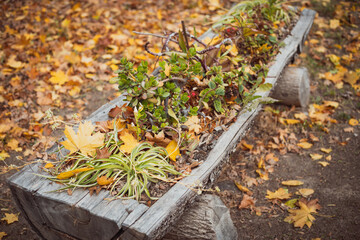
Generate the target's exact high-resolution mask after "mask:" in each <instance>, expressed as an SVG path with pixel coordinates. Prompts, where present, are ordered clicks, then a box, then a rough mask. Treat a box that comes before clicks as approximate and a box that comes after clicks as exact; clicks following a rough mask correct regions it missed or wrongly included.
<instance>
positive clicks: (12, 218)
mask: <svg viewBox="0 0 360 240" xmlns="http://www.w3.org/2000/svg"><path fill="white" fill-rule="evenodd" d="M1 220H3V221H6V223H7V224H11V223H13V222H17V221H19V214H13V213H5V217H3V218H2V219H1Z"/></svg>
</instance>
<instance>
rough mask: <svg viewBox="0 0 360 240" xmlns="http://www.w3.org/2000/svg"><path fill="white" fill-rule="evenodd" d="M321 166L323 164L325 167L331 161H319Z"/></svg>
mask: <svg viewBox="0 0 360 240" xmlns="http://www.w3.org/2000/svg"><path fill="white" fill-rule="evenodd" d="M318 163H319V164H320V165H321V166H323V167H326V166H327V165H329V164H330V163H328V162H324V161H320V162H318Z"/></svg>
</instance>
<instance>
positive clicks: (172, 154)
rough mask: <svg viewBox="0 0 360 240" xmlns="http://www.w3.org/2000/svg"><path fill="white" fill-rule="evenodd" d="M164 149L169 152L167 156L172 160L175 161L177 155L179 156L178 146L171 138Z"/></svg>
mask: <svg viewBox="0 0 360 240" xmlns="http://www.w3.org/2000/svg"><path fill="white" fill-rule="evenodd" d="M166 151H167V153H168V154H169V158H170V159H171V160H173V161H176V157H177V156H181V154H180V149H179V146H178V144H177V142H176V141H174V140H171V142H169V144H168V145H167V146H166Z"/></svg>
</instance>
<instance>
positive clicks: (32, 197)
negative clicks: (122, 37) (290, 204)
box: [8, 9, 315, 240]
mask: <svg viewBox="0 0 360 240" xmlns="http://www.w3.org/2000/svg"><path fill="white" fill-rule="evenodd" d="M314 16H315V12H314V11H312V10H307V9H305V10H304V11H303V12H302V14H301V16H300V19H299V21H298V23H297V24H296V25H295V26H294V28H293V30H292V32H291V35H289V36H288V37H287V38H286V39H285V40H284V43H285V47H283V48H282V49H281V50H280V53H279V54H278V55H277V56H276V58H275V60H274V62H273V64H272V66H271V67H270V69H269V72H268V77H267V78H266V83H271V84H273V86H275V85H276V83H277V80H278V79H279V78H280V75H281V73H282V72H283V70H284V68H285V67H286V65H287V64H288V63H289V62H290V61H291V60H292V59H293V58H294V56H295V55H296V54H297V53H299V52H301V50H302V46H303V43H304V41H305V38H306V36H307V34H308V32H309V30H310V28H311V26H312V23H313V19H314ZM211 34H212V33H211V32H207V33H206V34H205V35H206V36H211ZM204 37H205V36H204ZM286 71H287V72H289V71H298V70H286ZM300 72H301V73H302V74H305V75H306V71H305V73H304V71H301V70H300ZM287 74H289V73H287ZM285 75H286V74H285ZM290 75H291V74H290ZM297 75H298V74H297ZM301 78H304V79H305V80H301V79H300V80H301V81H300V82H302V81H303V82H305V83H304V86H305V85H306V84H307V85H308V79H307V81H306V76H304V77H301ZM306 82H307V83H306ZM283 84H289V88H292V89H293V92H292V93H291V95H294V94H295V95H296V94H299V97H298V98H299V99H301V98H303V99H305V100H299V101H295V100H294V101H295V102H291V103H290V104H297V105H302V106H303V105H304V104H305V105H306V104H307V101H308V100H307V99H308V95H309V94H308V90H306V91H303V90H302V89H304V86H301V84H300V86H293V85H292V83H291V82H290V81H288V80H286V79H285V80H284V78H283ZM305 88H306V86H305ZM307 89H308V87H307ZM286 91H287V89H286V90H285V92H286ZM282 92H284V91H282ZM256 95H259V96H263V97H266V96H268V95H269V91H267V92H261V93H256ZM275 97H276V96H275ZM288 97H289V96H288ZM286 98H287V97H286V96H283V99H286ZM293 99H295V98H293ZM123 101H124V97H122V96H120V97H119V98H117V99H115V100H113V101H111V102H110V103H108V104H106V105H104V106H102V107H101V108H100V109H98V110H97V111H95V112H94V113H93V114H91V115H90V117H89V118H88V120H91V121H92V122H96V121H105V120H108V112H109V110H110V109H111V108H113V107H115V106H116V105H122V104H123V103H124V102H123ZM260 110H261V106H260V105H259V106H257V107H256V108H254V109H251V110H246V109H244V110H243V111H242V112H241V113H240V115H239V117H238V118H237V120H236V122H235V123H233V124H232V125H231V126H230V127H229V129H228V130H227V131H225V132H224V133H223V134H222V135H221V136H220V137H219V138H218V139H217V141H216V144H215V146H214V148H213V149H212V150H211V151H210V152H209V154H208V156H207V159H206V161H204V163H203V164H201V165H200V166H199V167H198V168H196V169H194V170H193V171H192V173H191V175H190V176H188V177H186V178H184V179H182V180H181V181H180V182H178V183H177V184H175V185H174V186H173V187H172V188H171V189H170V190H169V191H168V192H167V193H165V194H164V195H163V196H162V197H161V198H160V199H159V200H158V201H157V202H155V203H154V204H153V205H152V206H151V207H148V206H146V205H144V204H141V203H138V202H137V201H136V200H121V199H118V200H114V201H110V202H109V201H107V200H104V199H105V198H107V197H111V196H110V195H109V192H108V191H103V190H102V191H101V192H100V193H99V195H93V196H90V194H89V191H88V190H83V189H77V190H76V191H74V192H73V194H72V195H71V196H70V195H68V194H67V193H66V192H50V191H53V190H56V189H59V188H60V187H61V186H60V185H59V184H56V183H54V182H51V181H49V180H47V179H45V178H42V177H39V176H36V175H34V173H35V174H36V173H38V174H43V173H42V172H41V170H40V169H39V164H33V165H30V166H27V167H25V168H24V169H23V170H22V171H19V172H18V173H16V174H14V175H13V176H12V177H10V178H9V180H8V184H9V186H10V189H11V191H12V194H13V197H14V199H15V201H16V203H17V205H18V207H19V208H20V210H21V211H22V213H23V215H24V216H25V217H26V219H27V221H28V222H29V224H30V225H31V226H32V228H33V229H34V231H35V232H36V233H37V234H38V235H39V236H40V237H41V238H43V239H51V240H52V239H55V240H56V239H106V240H108V239H159V238H162V237H163V236H164V235H165V234H166V232H167V231H168V229H169V227H170V226H171V225H172V224H174V223H175V222H176V220H178V219H179V218H180V217H181V216H182V214H183V212H184V210H185V209H186V208H187V207H188V206H189V205H190V203H192V202H193V201H194V199H195V197H196V195H197V193H196V192H195V191H193V190H191V188H193V187H196V186H198V185H199V184H200V183H201V184H202V185H203V186H210V185H211V184H212V183H213V182H214V181H215V179H216V178H217V176H218V174H219V172H220V169H221V167H222V166H223V164H224V163H225V162H226V161H225V160H226V159H227V156H228V155H229V153H230V152H231V151H232V150H233V148H234V146H235V144H236V143H237V142H238V140H239V139H240V138H241V137H242V136H243V135H244V134H245V133H246V131H247V130H248V129H249V127H250V124H251V122H252V120H253V118H254V117H255V116H256V115H257V113H258V112H259V111H260Z"/></svg>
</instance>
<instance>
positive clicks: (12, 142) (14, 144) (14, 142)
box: [6, 138, 22, 152]
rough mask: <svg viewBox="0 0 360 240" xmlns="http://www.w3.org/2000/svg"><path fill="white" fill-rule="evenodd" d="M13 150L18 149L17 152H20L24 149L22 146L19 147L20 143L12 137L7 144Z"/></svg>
mask: <svg viewBox="0 0 360 240" xmlns="http://www.w3.org/2000/svg"><path fill="white" fill-rule="evenodd" d="M6 145H7V146H8V147H9V148H10V149H11V150H14V151H17V152H20V151H21V150H22V148H21V147H18V145H19V142H18V141H17V140H16V139H14V138H12V139H11V140H10V141H9V142H8V143H7V144H6Z"/></svg>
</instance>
